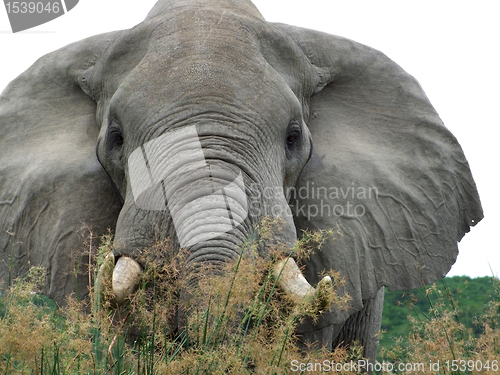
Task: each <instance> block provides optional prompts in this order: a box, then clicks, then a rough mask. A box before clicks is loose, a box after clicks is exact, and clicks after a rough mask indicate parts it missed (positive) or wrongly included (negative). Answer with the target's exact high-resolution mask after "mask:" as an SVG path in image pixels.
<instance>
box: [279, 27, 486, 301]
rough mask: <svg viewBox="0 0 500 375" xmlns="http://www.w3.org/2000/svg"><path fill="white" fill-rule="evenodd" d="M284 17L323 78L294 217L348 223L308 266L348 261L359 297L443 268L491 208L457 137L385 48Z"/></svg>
mask: <svg viewBox="0 0 500 375" xmlns="http://www.w3.org/2000/svg"><path fill="white" fill-rule="evenodd" d="M278 27H279V28H281V29H282V30H284V31H285V32H287V33H288V34H289V35H290V36H291V37H292V39H294V40H295V42H296V43H297V44H298V45H299V47H300V48H301V49H302V51H303V52H304V54H305V55H306V57H307V58H308V59H309V61H310V62H311V64H312V65H313V66H315V68H316V70H317V71H318V74H319V75H320V81H321V83H320V85H319V86H318V88H317V89H316V92H317V94H316V95H314V96H313V97H312V98H311V102H310V120H309V122H308V126H309V128H310V131H311V134H312V142H313V154H312V157H311V159H310V160H309V163H308V164H307V165H306V167H305V169H304V171H303V173H302V175H301V177H300V180H299V182H298V186H297V189H296V192H295V196H294V200H293V201H292V208H293V211H294V214H295V220H296V225H297V227H298V229H299V230H304V229H310V230H322V229H329V228H332V227H333V228H336V229H338V232H339V235H338V236H337V237H338V238H336V239H335V240H333V241H331V242H329V243H328V244H327V245H326V246H324V247H323V248H322V249H321V251H320V252H319V253H318V254H317V256H316V257H314V258H313V259H312V260H311V261H310V262H309V263H308V264H307V266H306V270H305V274H306V277H308V278H309V279H312V281H314V282H316V281H317V278H318V276H317V273H318V271H319V270H322V269H329V268H333V269H336V270H339V271H341V273H344V275H345V276H346V277H347V280H348V283H347V289H348V290H347V291H348V293H349V294H351V296H352V297H353V304H354V305H357V307H358V308H359V306H361V305H360V304H361V303H362V300H366V299H369V298H373V297H374V296H375V294H376V292H377V290H379V288H380V287H382V286H387V287H389V289H390V290H394V289H412V288H417V287H420V286H422V284H429V283H432V282H434V281H435V280H437V279H440V278H442V277H444V276H445V275H446V273H447V272H448V271H449V270H450V268H451V266H452V265H453V263H454V262H455V259H456V257H457V254H458V248H457V242H458V241H460V239H461V238H462V237H463V236H464V234H465V233H466V232H468V231H469V228H470V227H471V226H473V225H475V224H476V223H477V222H478V221H479V220H481V218H482V217H483V214H482V209H481V204H480V201H479V196H478V193H477V190H476V186H475V183H474V180H473V178H472V175H471V172H470V170H469V165H468V163H467V160H466V159H465V156H464V154H463V152H462V149H461V147H460V145H459V144H458V142H457V140H456V139H455V137H454V136H453V135H452V134H451V133H450V132H449V131H448V130H447V129H446V127H445V126H444V125H443V123H442V121H441V120H440V118H439V117H438V115H437V113H436V111H435V110H434V108H433V107H432V105H431V104H430V102H429V100H428V99H427V97H426V96H425V94H424V92H423V90H422V88H421V87H420V86H419V84H418V83H417V81H416V80H415V79H414V78H413V77H411V76H410V75H409V74H408V73H406V72H405V71H404V70H403V69H401V68H400V67H399V66H398V65H397V64H395V63H394V62H393V61H391V60H390V59H389V58H387V57H386V56H385V55H383V54H382V53H380V52H378V51H376V50H373V49H371V48H369V47H366V46H364V45H361V44H358V43H355V42H353V41H350V40H347V39H344V38H340V37H336V36H332V35H327V34H324V33H320V32H316V31H311V30H305V29H300V28H295V27H290V26H285V25H279V26H278ZM355 307H356V306H355Z"/></svg>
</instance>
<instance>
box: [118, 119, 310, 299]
mask: <svg viewBox="0 0 500 375" xmlns="http://www.w3.org/2000/svg"><path fill="white" fill-rule="evenodd" d="M204 150H205V152H204ZM206 154H207V151H206V149H203V148H202V147H201V143H200V139H199V137H198V134H197V132H196V128H195V127H194V126H190V127H187V128H182V129H179V130H176V131H174V132H170V133H167V134H165V135H163V136H160V137H158V138H156V139H154V140H152V141H149V142H147V143H146V144H144V145H143V146H141V147H139V148H137V149H136V150H135V151H133V152H132V153H131V155H130V156H129V159H128V181H129V187H130V188H129V189H128V190H127V191H128V193H127V197H126V201H125V205H124V208H123V209H122V212H121V214H120V218H119V220H118V223H117V228H116V239H115V244H118V245H120V246H121V250H120V249H119V248H118V250H116V252H117V254H116V255H118V261H117V263H116V265H115V268H114V271H113V289H114V292H115V294H116V300H117V302H118V303H122V302H123V301H124V300H125V299H126V298H128V296H129V295H130V293H132V292H133V291H134V290H135V288H136V286H137V283H138V280H139V277H140V274H141V272H142V267H141V266H140V265H139V264H138V263H137V262H136V261H134V260H133V259H132V258H133V256H129V255H131V254H133V253H134V252H135V251H136V250H137V248H141V247H145V246H147V245H150V244H152V243H153V241H154V240H155V239H158V238H162V237H163V238H165V237H167V236H170V237H172V235H174V233H175V236H176V238H177V242H178V244H179V247H180V248H183V249H186V250H187V251H188V259H187V265H186V266H187V267H188V268H197V267H198V268H199V267H200V265H203V264H207V262H209V263H210V264H212V265H217V264H225V263H227V262H228V261H234V260H235V259H237V258H238V256H239V254H240V251H241V249H242V247H243V244H244V243H245V241H246V240H247V238H248V234H249V231H250V230H251V228H252V225H253V224H255V223H257V222H258V221H260V219H261V218H262V217H264V216H270V217H276V216H280V217H281V218H282V219H283V220H284V223H283V225H281V228H280V229H279V231H278V232H277V233H276V235H275V240H276V241H278V242H281V243H285V244H287V245H288V247H289V248H291V246H293V245H294V243H295V241H296V232H295V226H294V224H293V219H292V215H291V212H290V209H289V207H288V204H287V201H286V199H285V197H284V195H283V193H282V192H281V194H280V193H278V194H274V195H270V194H268V193H266V194H264V193H265V192H263V191H260V192H259V193H258V194H256V193H255V192H253V191H252V189H251V188H249V186H250V185H251V184H252V181H251V176H249V175H248V173H243V171H242V169H240V168H239V167H238V166H237V165H235V164H231V163H228V162H227V161H225V160H223V158H218V157H217V153H216V152H213V150H209V152H208V155H210V156H211V157H210V158H206V157H205V155H206ZM245 170H247V171H248V169H246V168H245ZM276 184H277V182H274V183H273V185H276ZM269 185H271V184H269ZM258 186H265V184H263V183H260V184H258ZM261 190H262V188H261ZM271 190H273V191H275V192H276V191H279V189H271ZM254 203H257V204H256V205H254ZM255 208H257V211H255V210H254V209H255ZM147 226H149V227H152V228H153V229H145V228H146V227H147ZM162 232H163V233H162ZM201 267H202V266H201ZM293 273H294V272H285V273H284V275H283V276H284V278H285V277H287V278H290V277H291V276H290V275H292V274H293ZM302 279H303V280H305V279H304V278H303V277H302ZM283 285H284V286H285V287H287V286H288V285H289V283H284V284H283ZM292 289H293V288H292ZM306 294H308V293H305V294H304V295H306Z"/></svg>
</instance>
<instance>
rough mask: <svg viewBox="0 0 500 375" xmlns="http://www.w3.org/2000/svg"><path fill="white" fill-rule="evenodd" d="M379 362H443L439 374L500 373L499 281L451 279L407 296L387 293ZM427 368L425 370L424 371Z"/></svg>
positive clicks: (428, 364)
mask: <svg viewBox="0 0 500 375" xmlns="http://www.w3.org/2000/svg"><path fill="white" fill-rule="evenodd" d="M386 296H387V298H386V301H385V305H384V317H383V326H382V328H383V329H384V328H385V330H386V332H385V334H384V335H383V338H382V340H381V348H380V350H379V360H380V361H385V362H390V363H405V364H406V363H409V364H423V365H424V366H425V367H423V368H424V369H425V371H408V372H404V371H403V372H397V371H396V372H394V373H411V374H420V373H422V374H423V373H426V372H427V373H428V372H429V371H430V364H431V363H433V364H436V363H437V362H438V361H439V371H436V372H433V373H438V374H492V373H500V281H499V280H498V279H497V278H494V277H493V278H492V277H484V278H479V279H470V278H468V277H453V278H446V279H443V280H442V281H440V282H438V283H437V284H433V285H431V286H427V287H424V288H420V289H416V290H413V291H409V292H406V293H401V292H392V293H386ZM421 368H422V367H421Z"/></svg>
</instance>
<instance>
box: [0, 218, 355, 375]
mask: <svg viewBox="0 0 500 375" xmlns="http://www.w3.org/2000/svg"><path fill="white" fill-rule="evenodd" d="M275 226H276V223H271V222H263V223H262V224H261V225H260V226H259V227H258V228H256V232H255V235H254V240H253V241H250V240H249V241H248V242H247V243H246V244H245V246H244V248H243V249H242V252H241V256H240V257H239V259H238V260H237V262H235V263H233V264H228V265H227V266H226V267H225V268H224V269H223V270H221V269H218V270H217V272H215V271H214V272H210V270H209V269H203V270H200V273H199V275H198V276H199V277H198V278H197V279H196V281H195V280H193V278H188V277H186V275H184V272H185V271H184V268H183V267H182V265H183V264H185V254H183V253H179V252H177V253H176V252H174V251H173V250H172V247H171V246H170V245H169V243H168V242H163V243H158V244H156V245H155V246H153V247H151V248H150V249H147V251H145V252H144V253H143V254H142V256H143V259H145V260H147V261H148V264H149V265H150V267H148V269H147V271H146V272H145V273H144V275H143V278H142V280H141V285H140V288H139V290H138V291H137V292H136V293H135V294H134V296H133V297H132V299H131V300H130V301H129V303H127V304H126V306H122V307H120V308H116V306H114V305H113V295H112V290H111V285H110V284H111V282H110V280H109V278H108V277H106V276H105V275H106V274H107V273H109V269H108V272H106V268H107V267H111V266H112V265H109V264H108V263H109V262H108V261H107V260H106V258H105V256H106V254H107V253H108V252H109V251H110V248H111V245H110V243H111V238H110V237H107V238H105V239H104V241H103V245H102V246H101V247H100V249H99V251H98V252H97V254H95V255H94V262H93V263H94V264H95V266H94V267H91V268H90V271H89V272H90V274H89V278H90V280H91V281H92V284H93V285H94V286H93V287H91V288H90V290H89V294H88V297H87V298H85V299H83V300H77V299H76V298H75V297H74V296H70V297H68V299H67V303H66V305H65V306H64V307H61V308H54V307H53V306H52V307H51V306H50V304H49V301H48V299H46V298H43V297H42V296H40V295H38V294H36V292H37V291H38V290H40V288H41V285H43V279H44V277H43V275H44V271H43V270H42V269H40V268H33V269H32V270H31V271H30V273H29V274H28V275H26V277H24V278H21V279H18V280H15V281H14V282H13V284H12V285H11V287H10V288H9V290H8V291H7V292H5V293H4V294H3V295H2V296H1V297H0V374H226V373H227V374H287V373H290V371H291V370H290V369H291V362H292V361H293V360H295V361H298V362H299V363H305V364H307V363H317V362H320V361H321V362H322V361H325V360H328V361H330V362H331V361H335V362H343V361H345V360H347V359H353V358H357V357H358V356H359V353H360V350H359V348H351V349H345V348H339V349H337V350H335V351H334V352H328V351H326V350H319V349H318V350H313V349H307V348H303V349H300V348H299V347H298V346H297V337H296V335H295V327H296V326H297V324H298V323H300V321H301V320H302V319H303V318H304V317H306V316H317V315H318V314H319V313H321V311H320V309H321V308H322V306H321V304H318V303H314V300H310V301H306V302H304V303H303V304H301V305H295V304H293V303H291V301H289V299H288V297H287V296H285V295H283V294H282V293H281V291H280V290H278V288H277V286H276V283H277V280H275V278H274V277H273V276H272V269H273V265H274V263H275V262H276V260H277V259H278V257H279V255H281V256H282V255H283V249H282V248H278V247H274V248H271V249H267V251H266V253H267V254H269V255H268V256H267V257H265V258H264V257H262V256H259V254H258V251H259V248H260V247H259V244H260V243H262V242H265V241H268V240H269V239H270V237H271V236H272V228H273V227H275ZM332 235H334V232H333V231H329V232H320V233H306V234H305V236H304V238H303V239H302V240H301V241H300V242H299V244H298V246H297V247H296V248H295V249H294V257H295V258H300V257H307V256H309V255H310V254H311V252H312V250H313V249H317V248H318V247H321V245H322V243H323V242H324V241H325V239H326V238H327V237H330V236H332ZM108 260H109V258H108ZM101 266H102V267H101ZM201 271H203V272H201ZM331 275H332V276H334V280H335V285H334V289H335V290H337V289H339V288H340V287H341V286H342V283H343V280H342V278H341V277H340V275H338V274H336V273H334V272H332V273H331ZM193 283H194V284H193ZM193 285H196V287H193ZM186 291H189V292H186ZM329 302H331V303H333V304H336V305H337V306H338V308H346V307H347V305H348V302H349V297H348V296H346V295H339V294H336V293H334V294H333V295H331V296H330V301H329ZM308 373H320V371H313V372H308ZM352 373H354V372H352Z"/></svg>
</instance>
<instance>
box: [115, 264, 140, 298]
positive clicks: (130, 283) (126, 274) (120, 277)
mask: <svg viewBox="0 0 500 375" xmlns="http://www.w3.org/2000/svg"><path fill="white" fill-rule="evenodd" d="M141 274H142V266H141V265H140V264H139V263H137V262H136V261H135V260H133V259H132V258H129V257H126V256H122V257H120V258H118V261H117V262H116V265H115V268H114V271H113V292H114V294H115V300H116V303H117V304H118V305H122V304H123V303H124V302H125V301H126V300H127V299H128V298H129V297H130V295H131V294H132V293H134V292H135V291H136V290H137V287H138V285H139V278H140V276H141Z"/></svg>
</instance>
